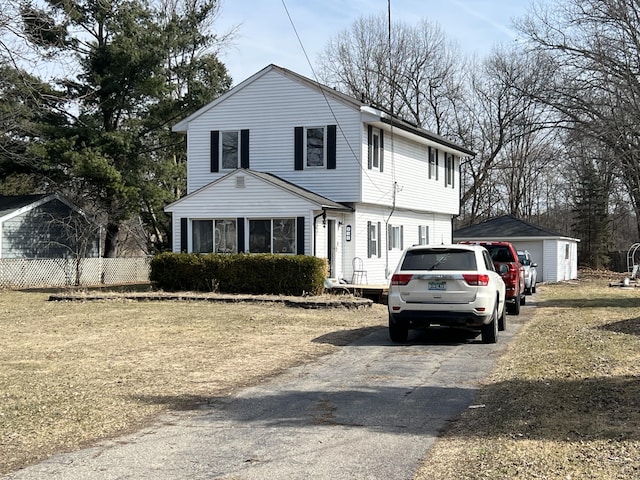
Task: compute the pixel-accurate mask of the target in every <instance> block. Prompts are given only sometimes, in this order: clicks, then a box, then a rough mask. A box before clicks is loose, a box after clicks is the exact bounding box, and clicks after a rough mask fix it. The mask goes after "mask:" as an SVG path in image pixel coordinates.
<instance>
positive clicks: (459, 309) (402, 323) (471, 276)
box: [388, 244, 506, 343]
mask: <svg viewBox="0 0 640 480" xmlns="http://www.w3.org/2000/svg"><path fill="white" fill-rule="evenodd" d="M504 300H505V285H504V282H503V280H502V277H501V276H500V274H499V273H497V272H496V271H495V267H494V266H493V261H492V260H491V256H490V255H489V252H488V251H487V250H486V249H485V248H484V247H482V246H480V245H463V244H457V245H438V246H429V245H418V246H413V247H409V248H407V249H406V250H405V251H404V252H403V254H402V257H401V258H400V262H399V263H398V267H397V268H396V271H395V272H394V274H393V276H392V277H391V284H390V285H389V301H388V308H389V336H390V338H391V340H392V341H393V342H400V343H402V342H405V341H406V340H407V334H408V331H409V329H410V328H417V327H428V326H429V325H444V326H464V327H473V328H479V329H480V331H481V335H482V341H483V342H484V343H495V342H496V341H497V339H498V330H504V329H505V327H506V317H505V301H504Z"/></svg>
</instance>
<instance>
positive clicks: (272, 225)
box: [249, 218, 297, 254]
mask: <svg viewBox="0 0 640 480" xmlns="http://www.w3.org/2000/svg"><path fill="white" fill-rule="evenodd" d="M296 238H297V237H296V219H295V218H267V219H252V220H249V251H250V252H251V253H289V254H295V253H296Z"/></svg>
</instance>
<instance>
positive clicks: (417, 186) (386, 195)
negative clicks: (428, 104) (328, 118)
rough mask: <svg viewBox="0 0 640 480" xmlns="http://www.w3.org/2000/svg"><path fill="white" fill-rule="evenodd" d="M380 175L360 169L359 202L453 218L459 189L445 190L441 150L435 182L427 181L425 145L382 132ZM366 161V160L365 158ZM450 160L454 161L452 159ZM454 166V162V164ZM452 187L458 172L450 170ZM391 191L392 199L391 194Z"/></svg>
mask: <svg viewBox="0 0 640 480" xmlns="http://www.w3.org/2000/svg"><path fill="white" fill-rule="evenodd" d="M362 141H363V151H364V152H365V153H366V152H367V150H366V149H367V147H368V146H367V129H366V125H365V127H364V128H363V140H362ZM384 142H385V157H384V158H385V160H384V162H385V167H384V172H376V171H373V170H367V169H366V168H363V175H362V201H363V202H365V203H372V204H382V205H386V206H389V207H391V206H392V205H394V203H395V207H396V208H408V209H415V210H421V211H428V212H441V213H447V214H450V215H457V214H458V213H459V212H460V191H459V188H451V186H445V183H444V176H445V171H444V163H445V162H444V158H445V157H444V155H445V150H443V148H438V149H437V152H438V171H437V178H438V179H439V180H438V181H435V180H433V179H432V180H429V153H428V151H429V148H428V147H429V145H427V144H424V143H418V142H416V141H412V140H411V139H408V138H405V137H403V136H401V135H399V134H391V133H390V131H385V137H384ZM365 158H366V157H365ZM454 158H457V157H455V156H454ZM456 162H457V160H456ZM365 167H366V165H365ZM452 174H453V177H452V178H451V180H452V181H453V185H454V186H456V185H459V184H460V183H459V178H458V177H459V172H458V169H457V168H454V169H453V172H452ZM394 188H395V199H394V195H393V191H394Z"/></svg>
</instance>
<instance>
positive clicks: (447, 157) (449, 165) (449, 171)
mask: <svg viewBox="0 0 640 480" xmlns="http://www.w3.org/2000/svg"><path fill="white" fill-rule="evenodd" d="M455 165H456V159H455V156H454V155H453V153H448V152H445V154H444V186H445V187H451V188H454V187H455V177H456V176H455Z"/></svg>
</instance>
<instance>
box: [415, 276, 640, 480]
mask: <svg viewBox="0 0 640 480" xmlns="http://www.w3.org/2000/svg"><path fill="white" fill-rule="evenodd" d="M539 292H540V293H539V294H536V296H535V300H536V303H537V307H535V309H534V315H533V318H532V319H531V321H529V322H528V323H527V324H525V326H524V327H523V328H522V330H521V331H520V333H519V335H518V337H517V338H516V340H515V341H514V343H513V344H512V345H511V346H510V348H509V351H508V352H507V354H506V355H505V356H504V357H502V358H501V359H500V362H499V366H498V368H497V369H496V371H495V373H494V374H493V375H492V376H491V378H489V379H487V381H486V384H485V385H484V387H483V390H482V393H481V395H480V398H479V400H478V402H477V403H478V404H480V405H484V408H474V409H469V410H468V411H467V412H465V414H463V416H462V418H461V419H460V420H459V421H457V422H456V423H455V424H454V425H453V426H452V427H451V428H450V429H449V430H448V431H446V432H444V433H443V434H442V438H440V439H439V440H438V442H436V445H435V448H433V449H432V450H431V451H430V454H429V456H428V458H426V459H425V461H424V463H423V466H422V468H421V470H420V471H419V473H418V475H417V476H416V480H427V479H429V480H431V479H442V480H447V479H452V480H453V479H455V480H462V479H467V480H500V479H504V480H506V479H515V478H517V479H558V480H560V479H562V480H569V479H573V480H577V479H599V480H610V479H625V480H627V479H637V478H640V288H633V289H626V290H625V289H621V288H611V287H609V286H608V282H607V281H606V280H604V279H599V280H591V281H579V282H570V283H563V284H559V285H551V286H543V287H540V288H539Z"/></svg>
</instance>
